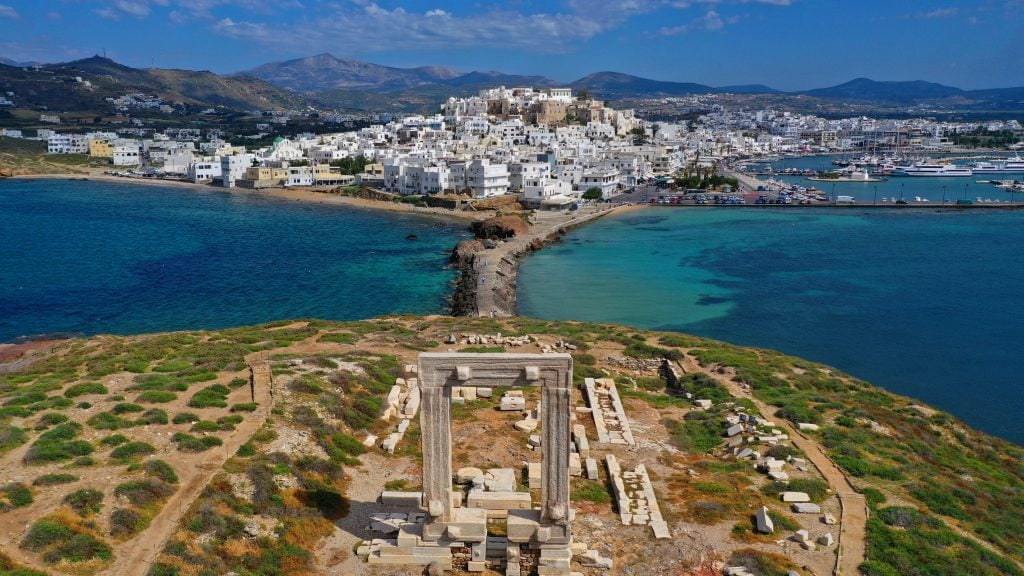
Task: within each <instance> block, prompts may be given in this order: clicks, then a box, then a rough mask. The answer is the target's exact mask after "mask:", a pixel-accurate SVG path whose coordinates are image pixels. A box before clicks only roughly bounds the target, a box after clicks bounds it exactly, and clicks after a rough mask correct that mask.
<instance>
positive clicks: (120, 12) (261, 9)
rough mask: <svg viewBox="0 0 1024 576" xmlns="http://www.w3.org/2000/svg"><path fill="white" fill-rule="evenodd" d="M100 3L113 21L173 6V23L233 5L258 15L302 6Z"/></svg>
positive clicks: (230, 1) (180, 0)
mask: <svg viewBox="0 0 1024 576" xmlns="http://www.w3.org/2000/svg"><path fill="white" fill-rule="evenodd" d="M98 3H99V4H101V5H102V6H101V7H100V8H97V9H96V10H94V12H95V13H96V14H98V15H100V16H102V17H103V18H109V19H112V20H119V19H121V18H122V17H124V16H130V17H134V18H147V17H149V16H150V15H151V14H152V12H153V9H154V8H157V7H159V8H171V11H170V13H168V18H169V19H170V20H171V22H174V23H181V22H185V21H187V20H190V19H194V18H201V19H208V18H212V17H213V12H212V11H213V9H215V8H218V7H233V8H238V9H240V10H242V11H245V12H254V13H259V14H268V13H272V12H274V11H275V10H295V9H299V8H302V7H303V6H302V3H301V2H299V0H279V1H276V2H270V3H268V2H264V1H262V0H99V2H98Z"/></svg>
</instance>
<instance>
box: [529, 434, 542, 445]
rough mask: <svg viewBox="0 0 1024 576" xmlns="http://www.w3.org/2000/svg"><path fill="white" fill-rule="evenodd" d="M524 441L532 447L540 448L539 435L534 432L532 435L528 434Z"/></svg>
mask: <svg viewBox="0 0 1024 576" xmlns="http://www.w3.org/2000/svg"><path fill="white" fill-rule="evenodd" d="M526 443H527V444H529V445H530V446H533V447H534V448H540V435H538V434H534V435H533V436H530V438H529V439H528V440H527V441H526Z"/></svg>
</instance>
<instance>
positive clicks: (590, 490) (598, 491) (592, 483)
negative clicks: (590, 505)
mask: <svg viewBox="0 0 1024 576" xmlns="http://www.w3.org/2000/svg"><path fill="white" fill-rule="evenodd" d="M570 498H572V499H573V500H586V501H588V502H594V503H597V504H610V503H611V501H612V497H611V495H610V494H608V487H607V486H605V485H604V484H602V483H601V482H598V481H596V480H584V479H581V478H576V479H573V481H572V494H571V495H570Z"/></svg>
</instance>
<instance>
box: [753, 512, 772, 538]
mask: <svg viewBox="0 0 1024 576" xmlns="http://www.w3.org/2000/svg"><path fill="white" fill-rule="evenodd" d="M754 519H755V520H756V522H757V531H758V532H760V533H761V534H772V533H774V532H775V524H774V523H773V522H772V518H771V516H769V515H768V507H767V506H761V507H760V508H758V510H757V513H756V514H754Z"/></svg>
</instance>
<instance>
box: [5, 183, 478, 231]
mask: <svg viewBox="0 0 1024 576" xmlns="http://www.w3.org/2000/svg"><path fill="white" fill-rule="evenodd" d="M19 179H21V180H88V181H94V182H111V183H114V184H132V185H139V186H163V187H175V188H188V189H192V190H196V191H203V192H225V193H229V194H244V195H248V196H260V197H264V198H276V199H279V200H292V201H296V202H312V203H316V204H328V205H339V206H352V207H356V208H366V209H370V210H384V211H387V212H408V213H414V214H424V215H430V216H441V217H448V218H457V219H460V220H463V221H469V222H472V221H476V220H483V219H486V218H488V217H490V216H492V215H493V213H492V212H491V211H480V212H461V211H460V212H457V211H455V210H448V209H446V208H430V207H423V206H413V205H412V204H404V203H398V202H381V201H379V200H367V199H365V198H353V197H351V196H341V195H338V194H334V193H332V192H331V191H332V190H334V189H335V187H334V186H316V187H302V188H261V189H259V190H251V189H248V188H237V187H236V188H222V187H220V186H211V185H209V184H194V183H192V182H182V181H180V180H162V179H154V178H128V177H124V176H111V175H110V174H103V173H90V174H29V175H18V176H12V177H10V180H19Z"/></svg>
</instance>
